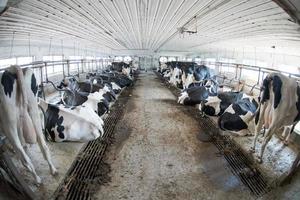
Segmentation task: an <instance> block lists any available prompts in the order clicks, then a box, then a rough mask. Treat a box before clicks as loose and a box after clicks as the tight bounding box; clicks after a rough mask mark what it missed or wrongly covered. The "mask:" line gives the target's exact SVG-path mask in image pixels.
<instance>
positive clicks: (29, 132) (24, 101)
mask: <svg viewBox="0 0 300 200" xmlns="http://www.w3.org/2000/svg"><path fill="white" fill-rule="evenodd" d="M14 69H15V70H16V75H17V86H18V88H19V93H20V102H21V109H20V118H21V126H22V130H23V137H24V139H25V141H26V143H29V144H35V143H36V141H37V137H36V135H37V134H36V132H35V128H34V124H33V121H32V119H31V117H30V115H29V113H28V106H29V105H28V96H27V90H26V82H25V78H24V74H23V71H22V69H21V67H19V66H14Z"/></svg>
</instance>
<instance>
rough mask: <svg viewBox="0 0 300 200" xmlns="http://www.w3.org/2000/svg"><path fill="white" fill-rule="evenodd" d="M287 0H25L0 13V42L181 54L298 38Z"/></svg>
mask: <svg viewBox="0 0 300 200" xmlns="http://www.w3.org/2000/svg"><path fill="white" fill-rule="evenodd" d="M292 1H295V2H296V3H294V4H292V5H296V4H297V0H284V1H283V0H281V1H280V0H274V1H272V0H84V1H82V0H23V1H21V2H20V3H18V4H17V5H14V6H11V7H9V8H8V9H7V10H6V11H5V12H4V13H2V15H1V16H0V47H10V46H11V45H12V40H13V45H14V46H28V43H30V44H31V45H36V46H44V47H47V46H49V45H50V44H51V45H52V46H57V47H58V46H64V48H75V46H76V47H77V48H87V49H97V50H99V52H110V53H114V54H118V53H120V54H138V53H139V52H142V53H143V54H147V53H149V54H152V53H155V52H158V53H159V52H161V53H163V52H177V53H178V52H179V53H180V52H182V53H183V54H186V53H191V52H200V51H201V49H202V48H204V47H207V45H209V44H214V46H215V44H218V43H219V42H224V41H231V42H232V43H235V41H240V40H241V39H244V40H245V41H247V42H248V43H249V44H253V41H255V42H256V43H257V44H258V45H259V44H261V45H269V44H270V45H271V44H273V43H274V41H282V43H280V44H282V45H284V44H286V43H285V41H289V42H290V43H293V44H296V45H298V46H299V44H300V43H299V42H300V32H299V25H298V24H297V23H295V22H293V21H295V18H293V16H294V15H293V14H295V12H292V14H291V13H289V14H290V15H289V14H288V12H286V11H291V10H290V9H286V7H285V6H286V5H287V2H290V3H291V2H292ZM282 2H283V4H282ZM279 3H281V4H279ZM292 3H293V2H292ZM289 8H290V7H289ZM284 9H285V10H286V11H285V10H284ZM295 10H296V11H297V9H294V10H292V11H295ZM295 16H296V17H297V13H296V14H295ZM183 26H184V27H185V28H187V29H188V30H196V29H197V33H196V34H192V35H188V34H184V35H181V34H179V32H178V28H179V27H183ZM196 27H197V28H196ZM50 41H51V42H50ZM259 41H261V43H260V42H259ZM237 44H240V43H237ZM277 44H279V43H277Z"/></svg>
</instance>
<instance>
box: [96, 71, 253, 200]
mask: <svg viewBox="0 0 300 200" xmlns="http://www.w3.org/2000/svg"><path fill="white" fill-rule="evenodd" d="M182 109H184V107H183V106H180V105H178V104H177V102H176V98H175V97H174V95H173V94H172V93H171V92H170V91H169V90H168V88H166V87H165V86H164V85H163V84H162V83H161V82H160V80H158V79H157V78H156V75H155V74H154V73H152V72H148V73H142V74H141V75H140V76H139V80H138V81H137V83H136V85H135V88H134V90H133V92H132V96H131V99H130V101H129V102H128V104H127V106H126V110H125V115H124V117H123V118H122V119H121V121H119V123H118V124H117V128H116V132H115V137H116V141H115V143H114V144H113V145H112V146H111V147H110V149H109V152H108V153H107V155H108V158H107V163H108V164H110V165H111V173H110V176H111V181H110V182H109V183H108V184H106V185H103V186H101V187H100V188H99V191H98V192H97V193H96V195H95V197H96V199H136V200H143V199H160V200H161V199H232V200H234V199H254V197H253V196H251V194H250V192H249V191H248V189H247V188H245V186H244V185H243V184H242V183H241V182H240V181H239V179H238V178H236V177H235V176H234V175H233V174H232V173H231V171H230V170H229V168H228V165H227V163H226V161H225V160H224V159H223V158H222V157H221V156H219V155H218V154H217V152H218V150H217V149H216V148H215V146H213V145H212V144H211V143H202V142H200V141H199V140H198V139H197V135H198V133H199V131H200V130H201V129H200V127H199V125H198V123H197V121H195V119H193V118H191V117H190V116H188V115H186V114H184V112H182Z"/></svg>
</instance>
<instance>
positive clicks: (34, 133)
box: [0, 66, 57, 184]
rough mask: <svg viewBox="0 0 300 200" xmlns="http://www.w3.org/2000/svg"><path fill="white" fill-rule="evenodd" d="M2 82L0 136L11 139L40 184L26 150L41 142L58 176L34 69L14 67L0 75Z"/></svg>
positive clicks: (53, 170) (43, 150) (49, 163)
mask: <svg viewBox="0 0 300 200" xmlns="http://www.w3.org/2000/svg"><path fill="white" fill-rule="evenodd" d="M0 80H1V85H0V110H1V115H0V133H1V134H4V135H5V136H6V137H7V138H8V140H9V142H10V144H11V145H12V146H13V148H14V150H15V151H16V153H17V155H18V156H19V158H20V160H21V162H22V164H23V165H24V166H25V167H26V168H27V169H28V170H29V171H30V172H31V173H32V175H33V176H34V178H35V181H36V183H38V184H40V183H41V178H40V177H39V176H38V175H37V174H36V171H35V167H34V165H33V163H32V161H31V159H30V158H29V156H28V155H27V153H26V151H25V150H24V148H23V146H24V145H25V143H36V142H37V143H38V145H39V147H40V149H41V152H42V154H43V157H44V159H45V160H47V162H48V165H49V168H50V171H51V174H53V175H54V174H56V173H57V170H56V168H55V167H54V165H53V163H52V161H51V156H50V152H49V149H48V147H47V145H46V142H45V139H44V136H43V132H42V126H41V120H40V118H39V117H38V116H39V110H38V104H37V97H36V95H37V88H38V87H37V83H36V78H35V76H34V74H33V71H32V70H31V69H30V68H26V69H23V70H22V69H21V68H20V67H19V66H11V67H10V68H9V69H8V70H6V71H4V72H3V73H0Z"/></svg>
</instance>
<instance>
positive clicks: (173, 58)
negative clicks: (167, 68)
mask: <svg viewBox="0 0 300 200" xmlns="http://www.w3.org/2000/svg"><path fill="white" fill-rule="evenodd" d="M168 61H169V62H171V61H176V58H175V57H169V58H168Z"/></svg>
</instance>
